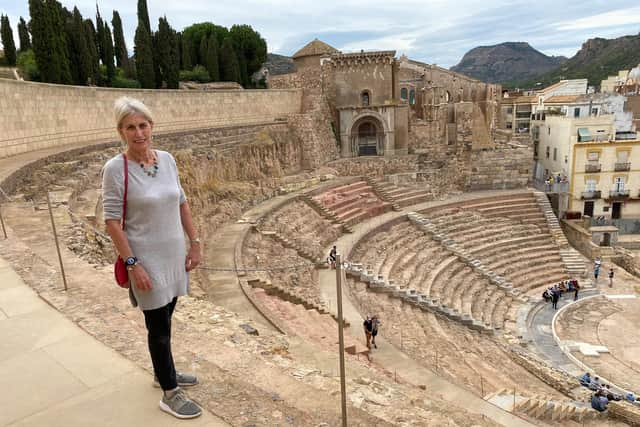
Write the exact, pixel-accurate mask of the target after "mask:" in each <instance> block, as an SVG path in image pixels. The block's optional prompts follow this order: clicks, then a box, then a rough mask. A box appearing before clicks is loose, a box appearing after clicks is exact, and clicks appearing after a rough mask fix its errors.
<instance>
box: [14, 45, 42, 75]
mask: <svg viewBox="0 0 640 427" xmlns="http://www.w3.org/2000/svg"><path fill="white" fill-rule="evenodd" d="M16 65H17V66H18V69H19V70H20V74H21V75H22V76H23V77H24V78H25V79H26V80H33V81H40V80H41V78H40V70H38V64H36V56H35V54H34V53H33V49H29V50H25V51H21V52H20V53H18V59H17V60H16Z"/></svg>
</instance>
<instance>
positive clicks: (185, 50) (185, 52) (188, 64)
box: [180, 34, 193, 70]
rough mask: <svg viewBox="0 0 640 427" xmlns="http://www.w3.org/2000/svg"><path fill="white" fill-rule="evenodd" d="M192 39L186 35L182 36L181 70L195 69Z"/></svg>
mask: <svg viewBox="0 0 640 427" xmlns="http://www.w3.org/2000/svg"><path fill="white" fill-rule="evenodd" d="M191 45H192V43H191V39H190V38H189V37H187V36H185V35H184V34H183V35H182V49H180V50H181V52H182V58H181V61H180V64H181V69H183V70H191V69H192V68H193V59H192V58H191Z"/></svg>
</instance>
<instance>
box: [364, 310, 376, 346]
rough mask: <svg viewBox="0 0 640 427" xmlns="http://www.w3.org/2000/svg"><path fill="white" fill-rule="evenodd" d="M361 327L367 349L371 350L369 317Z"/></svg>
mask: <svg viewBox="0 0 640 427" xmlns="http://www.w3.org/2000/svg"><path fill="white" fill-rule="evenodd" d="M362 325H363V326H364V335H365V336H366V337H367V348H368V349H371V334H372V332H373V322H372V320H371V317H369V316H367V318H366V319H365V321H364V323H363V324H362Z"/></svg>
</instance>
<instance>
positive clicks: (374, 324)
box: [371, 315, 382, 348]
mask: <svg viewBox="0 0 640 427" xmlns="http://www.w3.org/2000/svg"><path fill="white" fill-rule="evenodd" d="M381 324H382V323H380V319H378V316H377V315H376V316H373V317H372V318H371V345H373V348H378V346H377V345H376V336H377V335H378V328H379V327H380V325H381Z"/></svg>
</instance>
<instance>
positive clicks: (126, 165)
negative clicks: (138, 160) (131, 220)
mask: <svg viewBox="0 0 640 427" xmlns="http://www.w3.org/2000/svg"><path fill="white" fill-rule="evenodd" d="M122 158H123V159H124V199H123V200H122V229H123V230H124V225H125V218H126V216H127V190H128V189H129V162H128V161H127V155H126V154H124V153H122Z"/></svg>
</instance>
